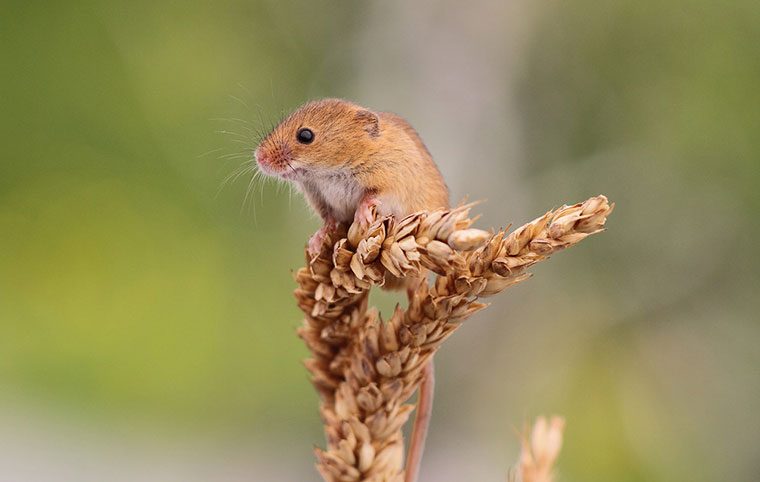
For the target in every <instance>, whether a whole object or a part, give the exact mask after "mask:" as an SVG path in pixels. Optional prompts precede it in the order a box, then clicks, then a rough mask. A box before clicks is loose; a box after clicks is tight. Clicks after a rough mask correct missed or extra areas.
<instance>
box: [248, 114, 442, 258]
mask: <svg viewBox="0 0 760 482" xmlns="http://www.w3.org/2000/svg"><path fill="white" fill-rule="evenodd" d="M255 157H256V162H257V163H258V165H259V167H260V169H261V170H262V171H263V172H264V173H266V174H268V175H273V176H278V177H281V178H283V179H286V180H288V181H291V182H293V183H294V184H295V185H296V186H297V187H298V189H299V190H300V191H301V192H302V193H303V194H304V197H305V198H306V200H307V201H308V203H309V204H310V206H311V207H312V208H313V209H314V211H315V212H316V213H317V214H318V215H319V216H320V217H321V218H322V221H323V226H322V228H321V229H320V230H319V231H317V232H316V233H315V234H314V235H313V236H312V237H311V239H310V240H309V251H310V252H312V253H314V252H316V251H317V250H318V249H319V246H320V245H321V242H322V239H323V237H324V235H325V233H326V232H327V230H330V229H334V227H335V225H336V224H337V223H350V222H352V221H354V222H359V223H364V224H366V223H368V222H369V221H370V219H371V209H370V208H371V207H373V206H374V207H375V209H377V211H378V213H380V214H381V215H387V214H393V215H394V216H396V217H397V219H400V218H401V217H404V216H406V215H408V214H411V213H413V212H416V211H421V210H433V209H438V208H448V207H449V194H448V188H447V187H446V184H445V183H444V181H443V178H442V176H441V173H440V172H439V170H438V168H437V167H436V165H435V163H434V162H433V158H432V156H431V155H430V152H429V151H428V150H427V148H426V147H425V145H424V144H423V142H422V140H421V139H420V137H419V135H418V134H417V132H416V131H415V130H414V129H413V128H412V126H411V125H409V123H408V122H406V121H405V120H404V119H403V118H401V117H399V116H397V115H395V114H392V113H389V112H373V111H371V110H369V109H366V108H364V107H361V106H359V105H357V104H354V103H353V102H349V101H345V100H342V99H323V100H317V101H313V102H309V103H306V104H304V105H303V106H301V107H300V108H298V109H297V110H296V111H294V112H293V113H292V114H291V115H289V116H288V117H287V118H286V119H285V120H284V121H282V122H281V123H280V124H279V125H278V126H277V127H275V128H274V129H273V130H272V132H271V133H269V135H267V136H266V138H264V140H263V141H261V143H260V144H259V146H258V147H257V148H256V151H255Z"/></svg>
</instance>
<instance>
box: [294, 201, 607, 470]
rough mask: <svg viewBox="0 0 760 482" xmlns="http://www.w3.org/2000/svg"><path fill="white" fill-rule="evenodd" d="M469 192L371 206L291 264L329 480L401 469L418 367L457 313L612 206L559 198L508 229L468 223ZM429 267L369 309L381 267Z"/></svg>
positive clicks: (321, 458)
mask: <svg viewBox="0 0 760 482" xmlns="http://www.w3.org/2000/svg"><path fill="white" fill-rule="evenodd" d="M472 206H473V205H472V204H469V205H464V206H459V207H457V208H454V209H451V210H439V211H434V212H419V213H415V214H412V215H409V216H407V217H405V218H403V219H400V220H396V219H394V218H393V217H391V216H389V217H378V216H375V220H374V222H372V223H371V224H370V225H369V227H368V228H366V229H362V228H361V227H359V225H357V224H353V225H351V226H350V227H349V228H346V227H345V226H340V227H339V228H338V229H337V230H336V231H335V232H332V233H329V234H328V235H327V236H325V239H324V240H323V243H322V246H321V250H320V252H319V253H317V254H315V255H313V256H309V255H308V254H307V266H306V267H305V268H301V269H300V270H299V271H298V272H297V273H295V279H296V281H297V283H298V289H296V290H295V296H296V298H297V300H298V306H299V307H300V308H301V310H302V311H303V312H304V315H305V317H304V320H303V324H302V326H301V327H300V328H299V330H298V334H299V336H300V337H301V338H302V339H303V340H304V341H305V343H306V345H307V346H308V348H309V350H310V351H311V355H312V356H311V358H310V359H308V360H306V361H305V362H304V363H305V365H306V367H307V369H308V370H309V371H310V372H311V380H312V382H313V384H314V386H315V387H316V389H317V391H318V392H319V395H320V398H321V404H320V413H321V415H322V418H323V420H324V423H325V433H326V436H327V448H326V450H321V449H318V448H317V449H315V453H316V455H317V459H318V463H317V470H319V472H320V473H321V474H322V476H323V477H324V478H325V480H329V481H358V480H367V481H386V480H390V481H402V480H403V479H404V442H403V436H402V433H401V427H402V426H403V424H404V423H405V422H406V421H407V419H408V417H409V415H410V412H411V411H412V410H413V409H414V406H413V405H411V404H407V403H405V402H407V401H408V400H409V398H410V397H411V396H412V394H413V393H414V391H415V390H416V389H417V388H418V387H419V385H420V383H421V381H422V371H423V369H424V367H425V365H426V364H427V362H428V361H429V360H430V358H431V357H432V356H433V354H434V353H435V352H436V350H438V348H440V346H441V344H442V343H443V341H444V340H446V338H448V337H449V336H450V335H451V334H452V333H453V332H454V331H455V330H456V329H457V328H458V327H459V326H460V323H461V322H462V321H464V320H465V319H467V318H468V317H470V316H471V315H472V314H474V313H476V312H478V311H480V310H482V309H483V308H485V307H486V306H487V305H486V304H483V303H480V302H478V301H477V300H478V298H480V297H485V296H491V295H494V294H496V293H498V292H500V291H502V290H504V289H505V288H507V287H508V286H511V285H513V284H515V283H519V282H520V281H524V280H525V279H527V278H528V277H529V275H528V274H527V273H525V270H526V269H527V268H529V267H530V266H532V265H533V264H535V263H537V262H539V261H541V260H544V259H546V258H547V257H548V256H549V255H551V254H553V253H555V252H557V251H561V250H562V249H565V248H567V247H569V246H572V245H573V244H575V243H577V242H579V241H580V240H582V239H583V238H585V237H586V236H589V235H591V234H594V233H597V232H599V231H601V230H602V226H603V225H604V223H605V221H606V217H607V215H608V214H609V213H610V212H611V211H612V208H613V205H610V204H609V203H608V201H607V198H606V197H604V196H597V197H594V198H591V199H589V200H587V201H585V202H583V203H579V204H575V205H573V206H562V207H560V208H559V209H557V210H554V211H549V212H548V213H546V214H545V215H543V216H541V217H540V218H538V219H536V220H534V221H532V222H530V223H528V224H526V225H524V226H522V227H520V228H518V229H517V230H515V231H513V232H512V233H510V234H508V235H507V234H506V232H505V231H504V230H500V231H498V232H496V233H494V232H490V233H489V232H486V231H483V230H480V229H473V228H470V226H471V224H472V223H473V220H472V219H470V218H469V211H470V209H471V208H472ZM425 268H426V269H429V270H431V271H433V272H434V273H436V277H435V280H434V282H433V283H432V284H428V283H427V282H426V281H425V280H424V278H423V279H421V280H420V281H419V286H418V288H417V290H416V292H415V293H414V296H413V297H412V299H411V300H410V303H409V307H408V308H407V309H406V310H404V309H402V308H401V307H399V306H396V309H395V311H394V313H393V315H392V316H391V318H390V319H389V320H387V321H385V322H383V320H382V319H381V318H380V316H379V314H377V313H376V311H375V310H374V309H373V310H368V307H367V304H368V303H367V300H368V295H369V290H370V289H371V287H372V286H376V285H382V283H383V280H384V279H385V278H384V277H385V274H386V273H391V274H393V275H394V276H397V277H400V278H405V277H412V278H416V277H418V275H419V274H420V273H421V272H422V271H423V270H424V269H425Z"/></svg>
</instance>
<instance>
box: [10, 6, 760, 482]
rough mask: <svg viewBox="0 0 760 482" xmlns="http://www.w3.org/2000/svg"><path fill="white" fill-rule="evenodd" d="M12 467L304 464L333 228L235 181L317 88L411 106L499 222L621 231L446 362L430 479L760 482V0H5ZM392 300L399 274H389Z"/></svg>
mask: <svg viewBox="0 0 760 482" xmlns="http://www.w3.org/2000/svg"><path fill="white" fill-rule="evenodd" d="M2 12H3V13H2V15H1V16H0V25H2V28H0V39H1V41H0V55H1V57H0V58H1V60H2V69H3V75H2V77H1V79H2V80H0V82H1V83H0V87H1V89H0V111H2V121H1V122H2V126H1V129H0V132H1V134H0V135H2V158H1V159H2V160H1V162H0V480H9V481H17V480H18V481H21V480H23V481H27V480H29V481H60V480H66V481H68V480H71V481H85V480H87V481H90V480H91V481H102V480H109V481H127V480H148V481H171V480H177V481H179V480H182V481H206V480H214V481H249V480H317V478H318V477H317V475H316V472H315V471H314V469H313V455H312V453H311V448H312V446H313V445H315V444H316V445H323V444H324V441H323V436H322V432H321V425H320V421H319V416H318V412H317V397H316V395H315V394H314V391H313V389H312V387H311V386H310V384H309V383H308V380H307V376H306V371H305V369H304V368H303V367H302V366H301V365H300V360H301V359H303V358H305V357H306V355H307V354H306V350H305V349H304V347H303V345H302V343H301V341H300V340H299V339H298V338H297V337H296V336H295V327H296V326H298V324H299V320H300V316H299V311H298V309H297V308H296V307H295V303H294V299H293V297H292V295H291V291H292V289H293V288H294V282H293V280H292V277H291V274H290V270H291V269H297V268H298V267H299V266H300V265H301V263H302V262H303V253H302V248H303V245H304V243H305V240H306V239H307V237H308V235H309V234H310V233H311V232H312V231H314V230H316V228H317V227H318V225H319V222H318V220H317V219H315V218H314V216H312V215H311V214H310V213H309V211H308V209H307V208H306V207H305V206H304V203H303V201H302V200H301V199H300V198H299V197H298V196H297V195H296V194H292V195H291V193H290V192H289V190H288V189H287V188H285V187H279V186H278V185H277V184H276V183H271V182H270V183H265V184H256V185H255V186H253V187H252V191H251V194H250V195H248V196H246V191H247V188H248V180H249V179H244V178H240V179H238V180H236V181H234V182H228V183H226V184H225V185H224V186H223V187H222V188H221V189H220V186H221V185H222V184H223V181H224V179H225V178H226V177H227V176H228V175H229V174H230V173H232V172H233V171H234V170H235V169H236V167H237V166H238V165H239V164H240V163H241V162H244V161H246V160H248V159H250V150H249V149H250V148H252V147H254V146H255V144H256V136H255V134H254V132H253V131H256V130H259V129H261V128H264V129H266V128H267V126H268V125H269V124H270V123H272V122H276V121H277V120H278V119H279V118H280V117H281V115H282V113H283V112H288V111H289V110H291V109H293V108H295V107H297V106H298V105H299V104H300V103H302V102H304V101H306V100H308V99H313V98H318V97H324V96H339V97H345V98H349V99H352V100H355V101H357V102H359V103H361V104H364V105H367V106H368V107H371V108H375V109H381V110H391V111H395V112H397V113H399V114H401V115H403V116H404V117H406V118H407V119H409V120H410V122H411V123H412V124H413V125H415V126H416V128H417V129H418V130H419V131H420V133H421V135H422V137H423V138H424V139H425V141H426V143H427V144H428V147H429V148H430V150H431V151H432V153H433V155H434V157H435V158H436V160H437V162H438V163H439V165H440V167H441V170H442V171H443V173H444V176H445V178H446V179H447V182H448V184H449V186H450V187H451V191H452V201H455V202H456V201H458V200H459V199H461V198H463V197H464V196H465V195H467V194H469V196H470V198H476V199H479V198H487V199H488V203H486V204H484V205H483V206H482V211H483V214H484V216H483V218H482V220H481V221H480V222H479V226H481V227H490V226H492V225H494V226H499V225H505V224H506V223H508V222H514V223H518V224H519V223H522V222H525V221H528V220H530V219H532V218H533V217H535V216H537V215H539V214H541V213H543V212H544V211H546V210H547V209H549V208H551V207H553V206H557V205H559V204H562V203H564V202H568V203H570V202H577V201H580V200H583V199H585V198H587V197H589V196H592V195H596V194H599V193H604V194H606V195H608V196H609V197H610V199H611V200H613V201H615V202H616V203H617V208H616V210H615V212H614V214H613V215H612V216H611V218H610V221H609V231H607V232H606V233H605V234H602V235H598V236H594V237H593V238H592V239H589V240H587V241H584V242H583V243H582V244H580V245H579V246H577V247H575V248H573V249H572V250H570V251H568V252H566V253H562V254H560V255H558V256H556V257H555V258H554V259H553V260H552V261H551V262H548V263H545V264H543V265H541V266H537V267H536V268H535V269H534V273H535V274H536V277H535V278H534V279H532V280H530V281H529V282H526V283H524V284H521V285H519V286H517V287H514V288H511V289H509V290H508V291H507V292H506V293H504V294H502V295H501V296H499V297H496V298H494V299H493V300H492V301H493V306H491V307H490V308H489V309H488V310H486V311H484V312H482V313H480V314H478V315H477V316H476V317H475V318H474V319H472V320H471V321H468V323H467V324H466V326H464V327H463V328H462V329H461V330H460V331H459V332H458V333H457V334H456V336H454V337H453V338H452V339H451V340H450V341H449V342H447V346H446V347H445V349H444V350H442V351H441V352H440V354H439V356H438V357H437V373H438V386H437V400H436V408H435V414H434V419H433V424H432V430H431V434H430V438H429V443H428V448H427V451H426V454H425V460H424V464H423V467H422V480H423V481H458V480H464V479H467V480H478V481H480V480H506V476H507V470H508V468H509V466H510V465H512V464H513V463H514V461H515V460H516V458H517V453H518V449H519V447H518V438H517V437H516V435H515V432H514V429H515V427H521V426H522V423H523V421H524V420H525V419H526V418H532V417H533V416H535V415H537V414H541V413H559V414H562V415H564V416H565V417H566V419H567V431H566V445H565V449H564V451H563V454H562V456H561V459H560V462H559V470H560V476H561V477H560V480H565V481H673V480H691V481H710V480H716V481H718V480H720V481H727V480H731V481H755V480H758V479H759V478H760V453H758V448H757V440H758V433H760V416H758V409H760V376H758V375H759V370H758V366H759V364H760V350H759V349H758V342H759V341H760V325H759V324H758V315H757V312H758V308H759V307H758V304H759V303H758V288H759V286H758V275H757V272H758V269H760V260H758V257H757V255H756V254H755V252H754V250H755V249H756V247H757V238H758V235H760V225H759V224H758V222H757V219H756V218H757V214H758V209H759V208H760V196H758V188H757V185H758V183H759V182H760V55H758V46H759V45H760V3H758V2H757V1H756V0H735V1H733V2H729V3H719V2H709V1H704V0H686V1H675V0H664V1H663V0H660V1H652V0H617V1H611V2H593V1H590V0H578V1H574V2H559V1H554V0H541V1H538V2H535V1H530V0H514V1H510V2H488V1H480V2H467V3H466V4H465V3H462V2H454V1H448V2H432V1H420V2H404V1H400V0H394V1H388V2H339V1H327V2H306V1H280V2H274V1H272V2H256V1H237V0H232V1H230V0H222V1H218V2H168V1H161V0H159V1H151V2H146V1H139V0H138V1H134V2H117V1H109V0H104V1H101V2H88V1H82V2H77V1H67V2H5V3H4V4H3V9H2ZM374 299H375V300H376V301H377V302H378V303H379V304H380V306H381V307H382V308H383V309H387V308H388V307H390V306H392V303H393V301H394V300H393V298H392V297H389V296H387V295H383V296H377V297H375V298H374Z"/></svg>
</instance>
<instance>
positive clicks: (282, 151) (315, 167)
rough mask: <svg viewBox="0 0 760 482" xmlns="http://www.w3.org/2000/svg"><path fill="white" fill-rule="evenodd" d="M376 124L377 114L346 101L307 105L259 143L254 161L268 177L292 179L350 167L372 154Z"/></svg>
mask: <svg viewBox="0 0 760 482" xmlns="http://www.w3.org/2000/svg"><path fill="white" fill-rule="evenodd" d="M378 123H379V121H378V117H377V115H376V114H375V113H374V112H371V111H369V110H367V109H365V108H363V107H361V106H358V105H356V104H354V103H351V102H348V101H345V100H341V99H323V100H318V101H314V102H309V103H307V104H304V105H303V106H301V107H300V108H298V110H296V111H295V112H293V113H292V114H290V116H288V118H287V119H285V120H284V121H282V123H280V125H278V126H277V127H275V128H274V130H273V131H272V132H271V133H270V134H269V135H268V136H267V137H266V138H265V139H264V140H263V141H261V144H259V146H258V147H257V148H256V152H255V156H256V162H258V164H259V166H260V168H261V170H262V171H264V172H265V173H267V174H270V175H275V176H279V177H282V178H284V179H288V180H299V179H303V178H305V177H307V176H309V175H310V174H314V173H315V172H318V171H324V172H328V171H334V170H340V169H347V168H349V167H350V166H351V165H352V163H355V162H361V161H362V160H363V158H365V157H366V155H367V153H368V152H370V151H371V150H372V141H373V140H374V139H375V138H377V137H378V136H379V135H380V128H379V125H378Z"/></svg>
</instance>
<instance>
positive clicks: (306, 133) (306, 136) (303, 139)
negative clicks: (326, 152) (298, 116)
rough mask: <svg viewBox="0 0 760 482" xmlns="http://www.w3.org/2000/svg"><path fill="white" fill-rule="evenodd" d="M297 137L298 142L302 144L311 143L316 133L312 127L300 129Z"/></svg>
mask: <svg viewBox="0 0 760 482" xmlns="http://www.w3.org/2000/svg"><path fill="white" fill-rule="evenodd" d="M296 139H298V142H300V143H301V144H311V143H312V141H313V140H314V133H313V132H312V131H311V129H306V128H303V129H299V130H298V134H296Z"/></svg>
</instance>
